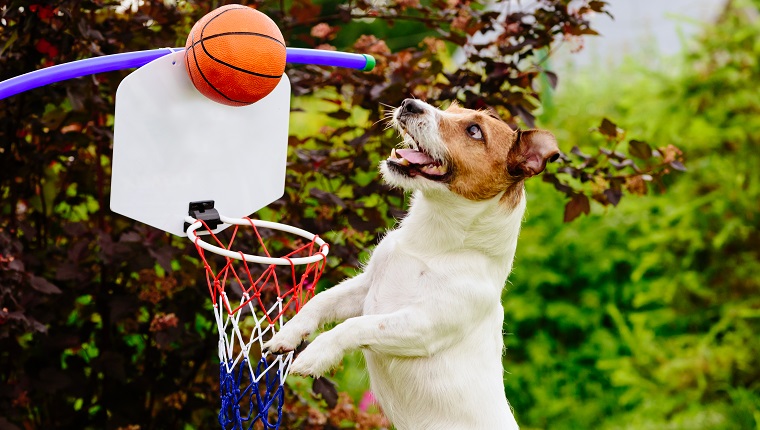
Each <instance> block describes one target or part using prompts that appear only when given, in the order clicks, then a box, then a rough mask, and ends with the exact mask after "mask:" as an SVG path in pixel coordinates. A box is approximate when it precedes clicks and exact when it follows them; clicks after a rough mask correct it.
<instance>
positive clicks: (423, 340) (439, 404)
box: [264, 99, 559, 430]
mask: <svg viewBox="0 0 760 430" xmlns="http://www.w3.org/2000/svg"><path fill="white" fill-rule="evenodd" d="M393 125H394V126H395V127H396V128H397V129H398V130H399V131H400V132H401V133H402V134H403V136H404V145H403V146H404V149H394V150H393V151H391V155H390V157H389V158H388V159H387V160H385V161H383V162H382V163H381V165H380V171H381V172H382V175H383V177H384V179H385V181H386V182H387V183H389V184H390V185H392V186H396V187H400V188H403V189H404V190H408V191H413V192H414V195H413V199H412V204H411V207H410V208H409V213H408V215H407V216H406V217H405V218H404V219H403V220H402V221H401V222H400V226H399V227H398V228H396V229H395V230H391V231H389V232H388V234H387V235H386V236H385V237H384V238H383V239H382V241H381V242H380V243H379V244H378V245H377V247H376V248H375V250H374V252H373V253H372V257H371V258H370V260H369V262H368V264H367V266H366V267H365V268H364V271H363V272H362V273H361V274H359V275H357V276H355V277H353V278H351V279H347V280H345V281H343V282H342V283H340V284H339V285H337V286H335V287H333V288H330V289H329V290H327V291H324V292H322V293H320V294H318V295H316V296H315V297H314V298H313V299H311V300H310V301H309V302H308V303H307V304H306V305H305V306H304V307H303V308H302V309H301V311H300V312H299V313H298V314H296V315H295V316H294V317H293V318H292V319H291V320H290V322H288V323H287V324H285V326H284V327H283V328H282V329H281V330H280V332H279V333H277V334H276V335H275V336H274V337H272V339H271V340H270V341H269V342H267V343H266V344H265V345H264V347H265V349H266V350H268V351H271V352H274V353H285V352H288V351H292V350H294V349H295V348H296V347H297V346H298V345H299V344H300V343H301V342H302V341H303V339H304V338H306V337H307V336H309V335H310V334H312V333H314V332H315V331H316V330H318V329H319V328H320V327H321V326H322V325H323V324H325V323H328V322H336V321H337V322H341V321H342V323H341V324H338V325H337V326H335V328H333V329H332V330H329V331H327V332H324V333H322V334H321V335H319V336H318V337H316V338H315V339H314V341H313V342H311V344H309V345H308V346H307V347H306V348H305V349H304V350H303V351H302V352H301V353H300V355H298V357H297V358H296V359H295V360H294V361H293V363H292V365H291V367H290V370H291V371H292V372H294V373H297V374H301V375H313V376H318V375H322V374H324V373H325V372H327V371H328V370H330V369H331V368H332V367H334V366H336V365H338V364H339V363H340V362H341V360H342V358H343V356H344V354H346V353H347V352H349V351H351V350H355V349H361V350H362V351H363V352H364V356H365V358H366V362H367V369H368V370H369V376H370V384H371V387H372V392H373V393H374V395H375V397H376V398H377V400H378V402H379V403H380V406H381V407H382V408H383V411H384V413H385V414H386V416H387V417H388V419H390V421H391V422H392V423H393V424H394V425H395V427H396V428H397V429H399V430H418V429H419V430H500V429H517V428H518V426H517V423H516V421H515V418H514V416H513V415H512V411H511V409H510V406H509V402H508V401H507V397H506V394H505V392H504V378H503V376H504V375H503V372H504V369H503V367H502V353H503V349H504V340H503V337H502V324H503V321H504V309H503V308H502V306H501V294H502V289H503V288H504V284H505V282H506V280H507V276H508V275H509V273H510V271H511V270H512V260H513V259H514V256H515V249H516V247H517V236H518V234H519V232H520V223H521V221H522V218H523V214H524V212H525V190H524V186H523V184H524V181H525V180H526V179H527V178H529V177H531V176H534V175H537V174H539V173H541V172H542V171H543V170H544V167H545V166H546V163H547V161H554V160H556V159H557V157H558V156H559V149H558V148H557V142H556V140H555V138H554V136H553V135H552V134H551V133H549V132H547V131H540V130H529V131H514V130H512V129H511V128H510V127H509V126H508V125H507V124H506V123H505V122H503V121H502V120H501V119H500V118H499V117H498V116H496V115H494V114H491V113H489V112H487V111H474V110H469V109H464V108H461V107H458V106H457V105H452V106H451V107H449V108H448V109H447V110H445V111H441V110H438V109H436V108H434V107H432V106H430V105H428V104H427V103H424V102H421V101H419V100H412V99H407V100H404V102H403V103H402V104H401V106H400V107H398V108H396V109H395V111H394V113H393Z"/></svg>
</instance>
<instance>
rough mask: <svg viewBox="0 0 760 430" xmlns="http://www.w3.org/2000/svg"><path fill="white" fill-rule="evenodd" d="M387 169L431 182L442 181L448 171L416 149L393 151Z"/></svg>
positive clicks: (446, 176) (447, 174)
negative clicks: (418, 176)
mask: <svg viewBox="0 0 760 430" xmlns="http://www.w3.org/2000/svg"><path fill="white" fill-rule="evenodd" d="M388 167H390V168H392V169H394V170H395V171H397V172H399V173H401V174H404V175H406V176H411V177H414V176H417V175H420V176H423V177H425V178H427V179H430V180H431V181H444V180H446V179H447V178H448V176H449V169H448V168H446V166H444V165H443V164H441V163H440V162H439V161H436V160H435V159H434V158H433V157H431V156H430V155H428V154H426V153H424V152H422V151H418V150H416V149H411V148H406V149H393V150H392V151H391V156H390V157H388Z"/></svg>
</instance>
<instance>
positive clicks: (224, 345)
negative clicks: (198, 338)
mask: <svg viewBox="0 0 760 430" xmlns="http://www.w3.org/2000/svg"><path fill="white" fill-rule="evenodd" d="M235 221H237V222H239V224H238V225H235V226H234V228H233V229H232V235H231V237H230V239H229V241H228V243H227V244H224V243H223V242H222V240H220V238H219V237H218V236H217V235H216V234H214V233H210V236H211V240H209V241H208V242H212V243H216V244H217V245H218V248H217V249H212V248H216V247H214V246H208V243H207V242H203V241H202V240H201V239H200V238H199V237H198V236H197V235H195V234H194V232H193V231H191V230H192V227H191V228H190V229H189V230H188V237H190V238H191V240H193V242H194V244H195V246H196V249H197V250H198V255H199V256H200V258H201V260H202V261H203V265H204V267H205V274H206V281H207V284H208V291H209V294H210V295H211V301H212V304H213V311H214V319H215V320H216V326H217V330H218V334H219V396H220V399H221V408H220V411H219V424H220V425H221V426H222V428H223V429H234V430H238V429H240V430H242V429H251V428H253V426H254V424H256V423H257V422H259V423H260V425H259V426H258V428H264V429H278V428H279V426H280V421H281V420H282V407H283V400H284V388H283V384H284V383H285V378H286V377H287V375H288V369H289V367H290V363H291V362H292V361H293V352H292V351H291V352H289V353H287V354H282V355H276V354H272V353H262V352H261V351H262V345H263V344H264V342H266V341H267V340H269V339H270V338H271V337H272V336H273V335H274V334H275V333H276V332H277V331H279V330H280V328H281V327H282V325H283V324H285V320H286V318H287V317H288V316H290V315H292V314H294V313H296V312H298V311H299V310H300V309H301V306H303V304H304V303H305V302H306V301H307V300H308V299H309V298H311V297H313V295H314V290H315V288H316V286H317V282H318V281H319V278H320V276H321V275H322V271H323V270H324V267H325V256H326V255H327V253H328V251H329V247H328V245H327V244H325V243H324V242H323V241H322V240H321V239H319V237H318V236H315V235H311V234H310V233H308V232H304V231H303V230H300V229H295V228H294V227H290V226H284V225H283V224H276V223H266V222H262V221H258V222H254V221H252V220H251V219H249V218H242V219H239V220H235ZM198 222H199V223H202V224H203V227H202V228H203V229H206V231H209V232H210V231H211V229H209V228H208V226H207V225H206V223H205V221H196V223H198ZM225 222H230V220H225ZM257 223H258V224H259V226H261V225H262V224H266V225H267V226H268V227H270V228H273V229H280V230H285V231H290V232H292V230H299V231H300V232H302V233H305V234H300V233H297V234H299V235H300V236H301V237H298V238H296V240H283V239H282V238H281V237H279V236H278V237H277V242H276V244H278V245H282V246H283V248H288V249H292V250H293V251H291V252H288V253H287V254H285V255H283V256H282V257H272V255H271V254H270V251H269V249H268V248H267V246H266V244H265V243H264V240H263V239H262V236H261V234H260V233H259V229H258V228H257V225H256V224H257ZM241 224H242V225H250V227H251V228H253V231H254V233H255V236H256V239H257V240H258V244H259V246H260V248H261V250H262V251H261V252H262V253H263V254H264V255H265V256H266V257H263V256H262V257H255V256H250V255H247V254H244V253H242V252H236V253H235V254H236V256H235V257H234V258H233V256H232V255H231V254H230V251H231V248H232V246H233V244H234V242H235V238H236V237H237V235H238V229H239V228H240V226H241ZM279 226H282V227H286V228H288V229H290V230H287V229H285V228H280V227H279ZM191 233H192V234H191ZM307 235H308V236H312V238H311V240H308V239H307V238H306V237H305V236H307ZM299 239H300V240H299ZM274 243H275V242H274V240H270V244H274ZM320 243H321V245H320ZM294 246H295V248H294ZM204 248H205V249H204ZM219 250H225V251H227V253H226V254H227V255H226V256H225V255H221V256H219V255H216V254H219ZM233 252H234V251H233ZM256 259H259V260H271V261H276V263H275V264H261V263H259V262H251V261H249V260H256ZM212 260H213V261H212ZM304 261H307V262H306V263H305V264H304V263H303V262H304ZM308 261H312V262H308ZM214 267H216V270H215V269H214ZM252 269H253V270H252ZM262 269H263V270H262Z"/></svg>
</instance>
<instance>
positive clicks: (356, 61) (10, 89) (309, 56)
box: [0, 48, 375, 100]
mask: <svg viewBox="0 0 760 430" xmlns="http://www.w3.org/2000/svg"><path fill="white" fill-rule="evenodd" d="M184 49H185V48H163V49H152V50H150V51H136V52H127V53H124V54H113V55H105V56H102V57H95V58H87V59H84V60H79V61H72V62H70V63H64V64H59V65H56V66H52V67H48V68H45V69H40V70H35V71H33V72H29V73H25V74H23V75H20V76H16V77H15V78H11V79H7V80H5V81H2V82H0V100H2V99H4V98H7V97H10V96H13V95H16V94H18V93H22V92H24V91H28V90H31V89H34V88H38V87H41V86H44V85H48V84H52V83H54V82H60V81H65V80H66V79H72V78H78V77H81V76H87V75H92V74H95V73H104V72H112V71H114V70H122V69H133V68H137V67H142V66H144V65H146V64H148V63H150V62H151V61H153V60H155V59H157V58H160V57H163V56H164V55H167V54H169V53H171V52H176V51H182V50H184ZM285 55H286V61H287V62H288V63H299V64H315V65H318V66H334V67H348V68H352V69H359V70H363V71H369V70H372V69H373V68H374V67H375V59H374V58H373V57H372V56H371V55H367V54H351V53H348V52H336V51H322V50H318V49H304V48H287V50H286V54H285Z"/></svg>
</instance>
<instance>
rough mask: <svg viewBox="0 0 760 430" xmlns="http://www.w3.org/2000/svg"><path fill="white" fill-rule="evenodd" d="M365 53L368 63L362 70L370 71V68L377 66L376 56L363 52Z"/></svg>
mask: <svg viewBox="0 0 760 430" xmlns="http://www.w3.org/2000/svg"><path fill="white" fill-rule="evenodd" d="M362 55H364V58H366V59H367V64H365V65H364V68H363V69H362V72H369V71H370V70H372V69H374V68H375V64H376V63H375V57H373V56H371V55H368V54H362Z"/></svg>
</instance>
